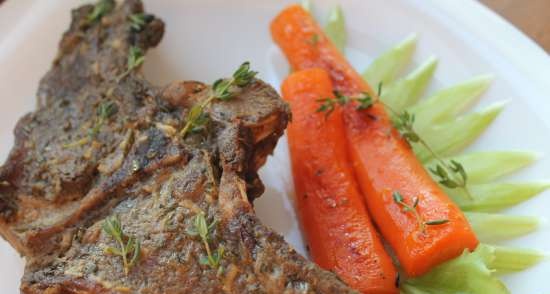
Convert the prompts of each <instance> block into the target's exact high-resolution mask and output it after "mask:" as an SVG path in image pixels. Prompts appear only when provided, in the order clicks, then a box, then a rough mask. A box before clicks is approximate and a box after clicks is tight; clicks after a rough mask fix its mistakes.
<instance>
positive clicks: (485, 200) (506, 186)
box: [446, 182, 550, 212]
mask: <svg viewBox="0 0 550 294" xmlns="http://www.w3.org/2000/svg"><path fill="white" fill-rule="evenodd" d="M548 188H550V183H548V182H540V183H489V184H480V185H470V186H469V189H470V192H471V194H472V196H473V200H470V199H468V198H467V197H465V196H464V195H461V194H459V193H461V192H460V191H457V190H450V189H446V191H447V193H448V194H449V195H450V196H451V197H452V198H453V200H454V201H455V202H456V203H457V204H458V205H459V206H460V208H461V209H462V210H465V211H478V212H496V211H500V210H503V209H505V208H509V207H512V206H514V205H516V204H519V203H521V202H524V201H526V200H529V199H531V198H533V197H534V196H536V195H537V194H539V193H541V192H543V191H544V190H547V189H548Z"/></svg>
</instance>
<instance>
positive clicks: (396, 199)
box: [392, 191, 449, 233]
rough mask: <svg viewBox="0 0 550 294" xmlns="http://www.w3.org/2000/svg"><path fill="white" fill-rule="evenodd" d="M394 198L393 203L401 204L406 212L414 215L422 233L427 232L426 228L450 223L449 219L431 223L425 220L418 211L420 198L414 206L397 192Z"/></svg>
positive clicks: (394, 193)
mask: <svg viewBox="0 0 550 294" xmlns="http://www.w3.org/2000/svg"><path fill="white" fill-rule="evenodd" d="M392 197H393V201H394V202H395V203H397V204H399V205H400V206H401V207H402V208H403V211H404V212H410V213H412V214H413V215H414V217H415V218H416V221H417V222H418V225H419V226H420V231H421V232H422V233H425V232H426V226H436V225H442V224H446V223H448V222H449V220H448V219H437V220H430V221H426V220H424V218H423V217H422V216H421V215H420V213H419V212H418V210H417V207H418V203H419V201H420V200H419V198H418V197H416V198H414V200H413V204H412V205H410V204H407V203H406V202H405V200H404V198H403V195H401V193H399V192H397V191H395V192H393V194H392Z"/></svg>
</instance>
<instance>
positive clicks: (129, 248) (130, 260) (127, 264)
mask: <svg viewBox="0 0 550 294" xmlns="http://www.w3.org/2000/svg"><path fill="white" fill-rule="evenodd" d="M103 231H104V232H105V233H106V234H107V235H109V236H110V237H111V238H113V239H114V240H115V242H116V244H117V246H116V247H107V248H105V249H104V252H105V253H107V254H111V255H117V256H120V257H121V258H122V264H123V267H124V274H126V275H128V273H129V272H130V269H131V268H132V267H133V266H134V265H135V264H136V263H137V261H138V260H139V256H140V254H141V242H140V241H139V240H137V239H136V238H135V237H132V236H128V235H126V234H125V233H124V231H123V229H122V225H121V224H120V220H119V219H118V217H116V216H111V217H108V218H107V219H105V221H104V222H103Z"/></svg>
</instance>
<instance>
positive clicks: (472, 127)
mask: <svg viewBox="0 0 550 294" xmlns="http://www.w3.org/2000/svg"><path fill="white" fill-rule="evenodd" d="M503 108H504V104H503V103H497V104H494V105H492V106H489V107H487V108H486V109H484V110H482V111H479V112H473V113H469V114H466V115H464V116H462V117H459V118H458V119H457V120H455V121H449V122H446V123H442V124H437V125H432V126H429V127H426V128H423V129H421V128H417V129H416V132H417V133H418V134H419V135H420V137H422V138H423V139H424V140H425V141H426V142H427V143H428V145H429V146H430V147H431V148H432V149H433V150H434V151H435V153H437V154H438V155H440V156H447V155H452V154H454V153H456V152H457V151H460V150H462V149H463V148H464V147H466V146H468V145H469V144H470V143H472V141H474V140H475V139H476V138H477V137H478V136H479V135H481V134H482V133H483V131H485V129H486V128H487V127H488V126H489V125H490V124H491V122H492V121H493V120H494V119H495V118H496V117H497V115H498V114H499V113H500V112H501V111H502V109H503ZM415 127H416V125H415ZM414 150H415V153H416V154H417V156H418V158H420V160H421V161H423V162H425V161H427V160H428V159H430V158H431V157H432V156H431V154H430V153H429V152H428V150H426V149H425V148H424V147H423V146H421V145H419V144H416V145H415V146H414Z"/></svg>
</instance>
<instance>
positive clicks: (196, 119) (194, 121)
mask: <svg viewBox="0 0 550 294" xmlns="http://www.w3.org/2000/svg"><path fill="white" fill-rule="evenodd" d="M256 74H257V72H255V71H252V70H250V63H249V62H248V61H247V62H244V63H243V64H241V66H239V68H238V69H237V70H236V71H235V72H234V73H233V75H232V76H231V78H228V79H218V80H216V81H215V82H214V84H213V85H212V90H211V94H210V96H208V98H206V99H205V100H204V101H202V102H201V103H198V104H196V105H194V106H193V107H191V109H190V110H189V113H188V114H187V117H186V119H185V125H184V126H183V128H182V129H181V131H180V135H181V136H182V137H184V138H185V136H186V135H187V134H188V133H190V132H197V131H200V130H201V129H203V128H204V127H205V125H206V123H207V122H208V115H207V114H206V113H205V112H204V109H205V108H206V107H208V106H210V104H211V103H212V101H214V100H229V99H231V98H233V96H234V95H235V94H236V92H237V90H238V89H239V88H243V87H245V86H246V85H248V84H249V83H250V82H251V81H252V80H253V79H254V77H255V76H256Z"/></svg>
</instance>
